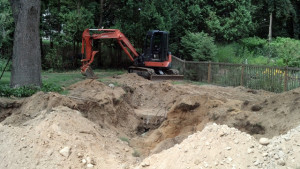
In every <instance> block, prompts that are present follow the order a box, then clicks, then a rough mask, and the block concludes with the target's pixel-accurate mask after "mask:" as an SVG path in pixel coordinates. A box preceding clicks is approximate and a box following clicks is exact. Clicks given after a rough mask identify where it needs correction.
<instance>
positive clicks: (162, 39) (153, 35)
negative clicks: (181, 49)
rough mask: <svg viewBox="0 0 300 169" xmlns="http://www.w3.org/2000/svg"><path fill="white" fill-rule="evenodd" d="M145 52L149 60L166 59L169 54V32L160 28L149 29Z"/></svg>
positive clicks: (159, 60)
mask: <svg viewBox="0 0 300 169" xmlns="http://www.w3.org/2000/svg"><path fill="white" fill-rule="evenodd" d="M143 53H144V58H145V60H147V61H153V62H162V61H166V60H167V54H168V33H167V32H164V31H158V30H153V31H149V32H148V34H147V36H146V39H145V45H144V50H143Z"/></svg>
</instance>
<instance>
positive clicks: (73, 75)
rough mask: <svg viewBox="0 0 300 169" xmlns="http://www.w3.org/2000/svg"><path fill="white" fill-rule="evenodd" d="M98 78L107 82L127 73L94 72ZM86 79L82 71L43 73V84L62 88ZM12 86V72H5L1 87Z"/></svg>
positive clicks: (118, 71)
mask: <svg viewBox="0 0 300 169" xmlns="http://www.w3.org/2000/svg"><path fill="white" fill-rule="evenodd" d="M94 73H95V74H96V76H98V77H99V79H98V80H99V81H107V77H111V76H114V75H120V74H123V73H126V71H125V70H99V69H97V70H94ZM84 79H85V77H84V76H82V75H81V73H80V70H78V71H67V72H42V82H43V83H47V84H56V85H58V86H61V87H68V86H70V85H71V84H74V83H76V82H78V81H81V80H84ZM9 84H10V72H5V73H4V75H3V77H2V79H1V80H0V85H9Z"/></svg>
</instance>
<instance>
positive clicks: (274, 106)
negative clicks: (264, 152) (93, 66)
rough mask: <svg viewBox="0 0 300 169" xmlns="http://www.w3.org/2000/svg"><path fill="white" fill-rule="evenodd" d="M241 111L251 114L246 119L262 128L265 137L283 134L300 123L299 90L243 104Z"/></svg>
mask: <svg viewBox="0 0 300 169" xmlns="http://www.w3.org/2000/svg"><path fill="white" fill-rule="evenodd" d="M242 110H245V111H251V112H253V113H252V114H249V117H248V118H251V119H253V120H252V121H253V122H255V123H257V124H260V125H261V126H264V128H265V131H266V132H265V133H264V136H265V137H269V138H271V137H274V136H277V135H280V134H284V133H286V132H287V131H288V130H290V129H292V128H294V127H296V126H297V125H299V123H300V115H299V112H300V88H298V89H294V90H292V91H288V92H284V93H280V94H276V95H275V96H272V97H269V98H266V99H264V100H261V101H255V102H244V106H243V108H242Z"/></svg>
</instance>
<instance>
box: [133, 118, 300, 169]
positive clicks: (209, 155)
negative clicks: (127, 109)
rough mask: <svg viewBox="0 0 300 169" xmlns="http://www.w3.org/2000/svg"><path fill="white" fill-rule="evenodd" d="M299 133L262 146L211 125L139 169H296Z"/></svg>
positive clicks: (154, 157)
mask: <svg viewBox="0 0 300 169" xmlns="http://www.w3.org/2000/svg"><path fill="white" fill-rule="evenodd" d="M299 129H300V126H298V127H297V128H295V129H293V130H291V131H290V132H288V134H286V135H283V136H279V137H276V138H274V139H272V140H270V144H269V145H262V144H260V143H259V142H258V141H257V140H256V139H255V138H254V137H252V136H250V135H249V134H246V133H244V132H240V131H239V130H237V129H235V128H229V127H228V126H226V125H216V124H213V125H208V126H207V127H205V128H204V129H203V130H202V131H201V132H197V133H195V134H193V135H190V136H189V137H188V138H187V139H185V140H184V141H183V142H182V143H181V144H176V145H175V146H173V147H172V148H170V149H168V150H165V151H163V152H161V153H159V154H154V155H152V156H150V157H148V158H146V159H144V160H143V162H141V164H140V165H139V166H138V167H136V169H138V168H147V169H151V168H153V169H154V168H155V169H165V168H172V169H182V168H190V169H196V168H220V169H221V168H296V167H297V166H299V163H298V161H297V159H299V157H300V155H299V153H298V152H299V151H300V147H299V146H298V145H299V143H298V141H297V140H298V139H299V138H300V130H299ZM261 143H263V142H261ZM263 144H264V143H263Z"/></svg>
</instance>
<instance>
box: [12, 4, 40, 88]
mask: <svg viewBox="0 0 300 169" xmlns="http://www.w3.org/2000/svg"><path fill="white" fill-rule="evenodd" d="M10 3H11V6H12V11H13V16H14V21H15V32H14V46H13V56H12V71H11V80H10V85H11V87H18V86H26V85H34V86H41V85H42V80H41V69H42V68H41V48H40V47H41V46H40V32H39V26H40V10H41V6H40V5H41V4H40V0H10Z"/></svg>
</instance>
